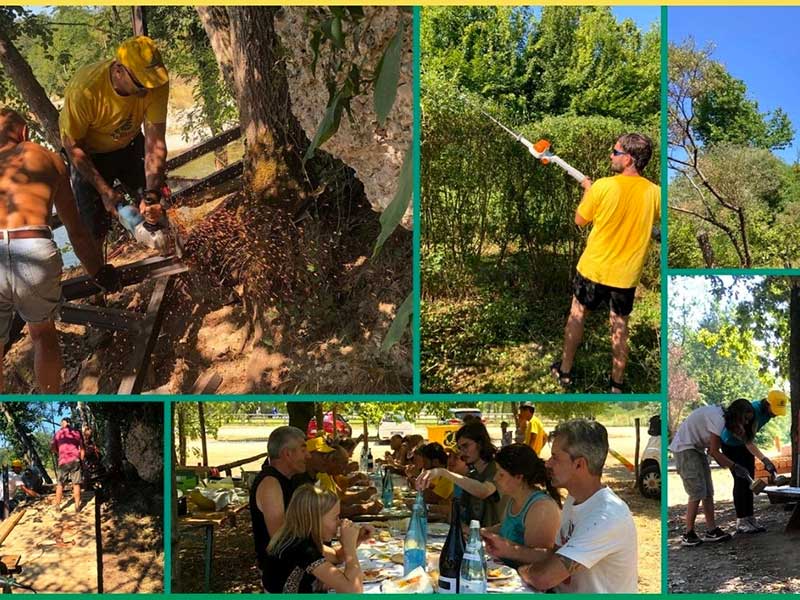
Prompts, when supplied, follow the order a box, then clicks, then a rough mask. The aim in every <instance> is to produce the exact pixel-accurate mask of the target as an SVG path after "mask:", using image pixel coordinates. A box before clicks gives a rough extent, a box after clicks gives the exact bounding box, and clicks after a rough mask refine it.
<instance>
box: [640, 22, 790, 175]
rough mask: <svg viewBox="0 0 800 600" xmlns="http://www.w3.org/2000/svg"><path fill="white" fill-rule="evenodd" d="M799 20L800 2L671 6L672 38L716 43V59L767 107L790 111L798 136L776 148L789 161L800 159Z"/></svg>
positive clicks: (714, 55)
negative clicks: (788, 4) (786, 4)
mask: <svg viewBox="0 0 800 600" xmlns="http://www.w3.org/2000/svg"><path fill="white" fill-rule="evenodd" d="M632 8H633V7H632ZM798 20H800V7H766V6H762V7H705V6H687V7H683V6H682V7H670V8H669V18H668V27H669V41H670V42H678V43H679V42H682V41H683V40H685V39H686V38H687V37H689V36H691V37H693V38H694V40H695V42H696V43H697V45H698V46H700V47H703V46H705V45H706V44H707V43H708V42H711V43H713V44H714V46H715V49H714V53H713V55H712V56H713V57H714V59H715V60H717V61H719V62H721V63H723V64H724V65H725V67H726V68H727V69H728V71H729V72H730V73H731V74H732V75H733V76H734V77H736V78H738V79H741V80H743V81H744V82H745V83H746V84H747V90H748V94H749V96H750V98H752V99H754V100H757V101H758V106H759V110H760V111H761V112H765V111H768V110H774V109H775V108H777V107H781V108H782V109H783V110H785V111H786V112H787V113H788V114H789V118H790V119H791V121H792V124H793V125H794V128H795V132H796V133H795V136H796V137H795V141H794V143H793V145H792V146H790V147H788V148H786V149H785V150H782V151H779V152H776V154H777V155H778V156H780V157H781V158H782V159H784V160H785V161H787V162H794V161H795V160H796V159H797V153H798V150H800V144H799V143H798V139H797V132H798V131H800V93H799V90H798V88H800V85H799V84H800V73H799V72H798V67H797V65H798V64H800V44H799V43H798V40H797V37H798V34H797V23H798Z"/></svg>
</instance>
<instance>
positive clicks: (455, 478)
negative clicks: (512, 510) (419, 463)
mask: <svg viewBox="0 0 800 600" xmlns="http://www.w3.org/2000/svg"><path fill="white" fill-rule="evenodd" d="M455 437H456V444H457V446H458V451H459V454H460V456H461V459H462V460H463V461H464V463H466V465H467V468H468V469H469V472H468V473H467V475H463V474H460V473H456V472H453V471H451V470H449V469H444V468H442V467H436V468H433V469H428V470H425V471H423V472H422V474H421V475H420V476H419V477H418V478H417V489H425V488H429V487H432V486H434V485H435V481H436V480H437V479H438V478H439V477H444V478H446V479H448V480H450V481H451V482H452V483H454V484H455V485H456V486H457V487H459V488H461V490H462V492H461V494H460V498H459V502H460V505H461V510H462V517H461V518H462V522H464V524H467V525H468V524H469V523H470V521H471V520H473V519H475V520H477V521H479V522H480V524H481V525H482V526H484V527H491V526H492V525H496V524H497V523H500V520H501V518H500V517H501V515H502V514H503V511H504V510H505V499H501V498H500V494H499V492H498V491H497V487H496V486H495V484H494V478H495V475H496V474H497V463H496V462H495V461H494V455H495V454H496V453H497V449H496V448H495V447H494V445H493V444H492V441H491V438H490V437H489V433H488V432H487V431H486V426H485V425H484V424H483V423H481V422H480V421H479V420H477V419H473V420H471V421H470V422H469V423H466V424H465V425H463V426H462V427H461V428H460V429H459V430H458V431H457V432H456V436H455Z"/></svg>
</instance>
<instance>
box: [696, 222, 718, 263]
mask: <svg viewBox="0 0 800 600" xmlns="http://www.w3.org/2000/svg"><path fill="white" fill-rule="evenodd" d="M697 243H698V244H699V245H700V252H702V253H703V262H705V263H706V267H708V268H709V269H712V268H714V249H713V248H712V247H711V241H710V240H709V239H708V232H707V231H701V232H700V233H698V234H697Z"/></svg>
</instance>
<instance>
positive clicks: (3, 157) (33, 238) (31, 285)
mask: <svg viewBox="0 0 800 600" xmlns="http://www.w3.org/2000/svg"><path fill="white" fill-rule="evenodd" d="M54 204H55V207H56V210H57V211H58V216H59V217H60V218H61V222H62V223H64V226H65V227H66V228H67V234H68V235H69V239H70V241H71V242H72V246H73V248H74V250H75V254H76V255H77V257H78V258H79V259H80V261H81V263H83V266H84V268H85V269H86V271H87V272H88V273H89V274H90V275H91V276H92V277H94V279H95V281H96V282H97V283H98V285H100V286H101V287H102V288H104V289H109V290H113V289H116V288H118V286H119V276H118V274H117V272H116V270H115V269H114V267H113V266H111V265H103V259H102V256H101V254H100V250H99V248H98V247H97V245H96V244H95V242H94V240H93V239H92V237H91V236H90V235H89V232H88V231H87V229H86V227H85V226H84V225H83V223H82V222H81V219H80V216H79V215H78V209H77V207H76V205H75V199H74V197H73V196H72V191H71V189H70V186H69V177H68V175H67V168H66V166H65V165H64V163H63V161H62V160H61V158H60V157H59V156H58V155H56V154H54V153H53V152H50V151H48V150H46V149H45V148H43V147H42V146H39V145H38V144H34V143H33V142H29V141H28V125H27V123H26V122H25V119H23V118H22V117H21V116H20V115H19V114H18V113H16V112H15V111H13V110H11V109H9V108H3V109H0V361H2V358H3V350H4V348H5V344H6V343H7V342H8V338H9V332H10V329H11V323H12V321H13V319H14V312H15V311H16V312H18V313H19V315H20V316H21V317H22V318H23V319H24V320H25V322H26V323H27V324H28V331H29V332H30V335H31V340H32V341H33V351H34V372H35V373H36V381H37V383H38V386H39V391H40V392H41V393H44V394H58V393H60V392H61V368H62V364H61V348H60V347H59V345H58V334H57V333H56V328H55V324H54V318H55V315H56V313H57V312H58V308H59V303H60V298H61V267H62V262H61V253H60V252H59V250H58V246H56V243H55V242H54V241H53V234H52V232H51V231H50V228H49V227H48V225H47V221H48V218H49V217H50V214H51V213H52V210H53V205H54ZM2 377H3V373H2V369H1V368H0V392H1V391H2V389H3V378H2Z"/></svg>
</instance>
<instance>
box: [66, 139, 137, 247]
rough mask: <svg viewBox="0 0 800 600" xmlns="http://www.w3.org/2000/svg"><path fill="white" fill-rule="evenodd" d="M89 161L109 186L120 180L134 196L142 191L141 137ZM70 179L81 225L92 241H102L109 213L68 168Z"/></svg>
mask: <svg viewBox="0 0 800 600" xmlns="http://www.w3.org/2000/svg"><path fill="white" fill-rule="evenodd" d="M89 157H90V158H91V159H92V162H93V163H94V166H95V168H96V169H97V172H98V173H100V175H102V176H103V179H105V180H106V183H108V185H114V180H115V179H119V181H120V182H121V183H123V184H124V185H125V186H127V187H128V189H129V190H130V191H131V192H132V193H136V190H138V189H139V188H142V189H144V188H145V186H146V182H145V176H144V136H143V135H142V134H141V133H140V134H139V135H137V136H136V137H135V138H133V141H132V142H131V143H130V144H128V145H127V146H125V147H124V148H120V149H119V150H114V151H113V152H105V153H102V154H90V155H89ZM69 177H70V183H71V184H72V193H73V194H75V201H76V202H77V204H78V212H79V213H80V215H81V220H82V221H83V224H84V225H86V227H87V228H88V229H89V231H90V232H91V234H92V236H93V237H94V238H95V239H99V238H102V237H105V235H106V233H108V230H109V229H110V228H111V213H109V212H108V211H107V210H106V207H105V206H103V201H102V200H101V199H100V194H99V193H98V192H97V190H96V189H95V188H94V186H93V185H92V184H91V183H90V182H88V181H86V180H85V179H84V178H83V176H81V174H80V173H79V172H78V169H76V168H74V167H73V166H71V165H70V169H69Z"/></svg>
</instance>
